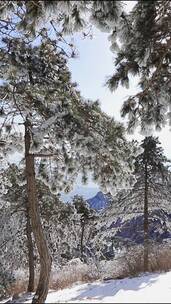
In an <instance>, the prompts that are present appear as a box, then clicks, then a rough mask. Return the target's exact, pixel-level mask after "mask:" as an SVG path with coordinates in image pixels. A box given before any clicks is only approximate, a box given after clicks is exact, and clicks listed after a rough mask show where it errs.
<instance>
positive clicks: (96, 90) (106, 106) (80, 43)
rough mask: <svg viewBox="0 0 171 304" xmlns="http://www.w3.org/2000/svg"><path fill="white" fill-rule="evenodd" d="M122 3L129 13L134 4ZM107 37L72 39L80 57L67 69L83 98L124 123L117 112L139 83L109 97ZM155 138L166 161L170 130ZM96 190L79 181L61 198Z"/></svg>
mask: <svg viewBox="0 0 171 304" xmlns="http://www.w3.org/2000/svg"><path fill="white" fill-rule="evenodd" d="M125 3H127V9H131V8H132V6H133V5H134V3H135V1H125ZM107 36H108V34H107V33H102V32H100V31H98V30H97V29H94V31H93V39H89V38H86V39H83V38H82V37H81V35H80V34H79V35H75V37H74V42H75V45H76V47H77V50H78V52H79V56H78V58H76V59H72V60H71V61H70V63H69V67H70V70H71V72H72V78H73V80H74V81H76V82H77V83H78V87H79V89H80V91H81V94H82V96H84V97H86V98H90V99H94V100H95V99H99V100H100V103H101V108H102V109H103V111H105V112H106V113H107V114H108V115H110V116H113V117H115V119H116V120H119V121H122V122H123V123H126V120H123V119H121V116H120V109H121V106H122V104H123V101H124V100H125V99H126V98H127V97H128V96H129V95H133V94H134V93H136V92H137V91H138V86H137V83H138V79H132V80H131V85H130V88H129V89H125V88H123V87H119V88H118V89H117V91H115V92H114V93H111V92H110V91H109V89H108V88H107V87H105V86H104V83H105V80H106V77H107V76H109V75H111V74H112V73H113V72H114V64H113V61H114V54H113V53H112V52H111V51H110V42H109V41H108V38H107ZM155 135H156V136H158V137H159V140H160V142H161V143H162V147H163V148H164V151H165V154H166V156H167V157H168V158H169V157H170V150H171V141H170V142H169V138H170V131H169V127H167V128H165V129H163V130H162V131H161V132H158V133H155ZM127 137H128V139H132V138H135V139H137V140H142V139H143V136H141V135H140V134H139V133H138V131H136V132H135V133H134V134H133V135H131V136H130V135H127ZM98 190H99V188H98V186H97V185H95V184H94V183H93V182H92V181H90V182H89V184H88V185H87V186H83V185H81V182H80V180H79V179H78V181H77V183H76V185H75V188H74V190H73V191H72V192H71V193H70V194H69V195H65V196H63V198H64V199H65V200H69V199H70V198H71V197H72V196H73V195H74V194H76V193H78V194H82V195H83V196H84V197H85V198H88V197H91V196H93V195H94V194H96V192H97V191H98Z"/></svg>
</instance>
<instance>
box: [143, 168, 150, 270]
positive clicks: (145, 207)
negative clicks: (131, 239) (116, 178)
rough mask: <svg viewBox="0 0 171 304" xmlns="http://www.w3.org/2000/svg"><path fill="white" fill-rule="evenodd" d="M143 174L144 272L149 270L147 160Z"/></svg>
mask: <svg viewBox="0 0 171 304" xmlns="http://www.w3.org/2000/svg"><path fill="white" fill-rule="evenodd" d="M144 173H145V175H144V182H145V188H144V272H147V271H148V270H149V267H148V266H149V265H148V255H149V235H148V234H149V233H148V230H149V229H148V226H149V225H148V169H147V162H146V163H145V172H144Z"/></svg>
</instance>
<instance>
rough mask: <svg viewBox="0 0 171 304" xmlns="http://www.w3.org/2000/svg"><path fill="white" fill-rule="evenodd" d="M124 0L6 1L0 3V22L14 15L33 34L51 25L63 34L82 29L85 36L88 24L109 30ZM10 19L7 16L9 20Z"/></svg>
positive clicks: (88, 28) (116, 18) (120, 10)
mask: <svg viewBox="0 0 171 304" xmlns="http://www.w3.org/2000/svg"><path fill="white" fill-rule="evenodd" d="M123 7H124V3H123V1H117V0H114V1H98V0H96V1H60V0H55V1H47V0H43V1H37V0H34V1H5V2H4V3H2V2H1V3H0V14H1V25H2V26H4V25H5V26H6V25H8V23H6V21H7V20H4V17H6V13H8V18H11V17H12V16H13V15H15V16H17V17H18V20H17V23H18V27H19V28H20V29H24V30H25V31H27V32H29V33H30V34H32V35H35V34H36V31H37V30H38V29H40V28H42V27H46V28H49V27H51V26H52V27H53V26H54V25H55V26H57V28H58V29H59V28H60V30H61V31H62V33H74V32H76V31H83V33H84V35H85V36H86V35H87V33H89V30H90V27H91V25H95V26H97V27H98V28H99V29H100V30H102V31H110V30H111V26H112V27H113V28H114V27H115V25H116V24H117V23H118V20H119V17H120V15H121V12H122V10H123ZM8 20H9V19H8Z"/></svg>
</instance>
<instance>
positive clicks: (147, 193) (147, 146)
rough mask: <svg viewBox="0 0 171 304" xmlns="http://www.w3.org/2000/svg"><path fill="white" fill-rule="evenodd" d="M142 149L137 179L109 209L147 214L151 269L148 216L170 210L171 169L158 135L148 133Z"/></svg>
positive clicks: (137, 160)
mask: <svg viewBox="0 0 171 304" xmlns="http://www.w3.org/2000/svg"><path fill="white" fill-rule="evenodd" d="M140 147H141V149H142V151H141V153H140V154H139V155H138V156H136V158H135V163H134V165H135V170H134V174H135V178H136V182H135V184H134V186H133V188H132V189H131V190H128V191H123V190H122V191H120V192H119V193H118V194H117V195H116V197H115V198H114V200H113V204H111V206H110V207H109V210H107V211H106V213H107V215H109V216H110V218H111V216H113V218H120V219H124V220H125V219H126V220H128V219H131V218H132V217H136V216H137V214H138V215H140V214H143V216H144V271H148V255H149V218H150V219H151V218H152V217H154V216H155V214H153V212H152V211H154V210H156V209H159V210H163V211H165V212H170V210H171V209H170V199H171V173H170V170H169V167H168V165H169V161H168V160H167V158H166V157H165V156H164V153H163V149H162V148H161V146H160V142H159V140H158V138H155V137H152V136H149V137H145V139H144V140H143V141H142V143H141V145H140Z"/></svg>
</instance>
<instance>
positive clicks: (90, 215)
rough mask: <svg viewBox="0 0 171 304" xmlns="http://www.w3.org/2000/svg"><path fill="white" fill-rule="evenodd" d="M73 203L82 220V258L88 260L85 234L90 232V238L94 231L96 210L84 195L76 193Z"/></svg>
mask: <svg viewBox="0 0 171 304" xmlns="http://www.w3.org/2000/svg"><path fill="white" fill-rule="evenodd" d="M72 203H73V206H74V207H75V209H76V212H77V214H78V216H79V220H80V228H81V229H80V230H81V233H80V258H81V260H82V261H86V252H85V234H88V239H90V237H91V235H90V234H91V232H92V224H93V222H94V221H95V219H96V215H95V211H94V210H92V209H91V208H90V206H89V205H88V203H87V202H86V201H85V200H84V199H83V197H82V196H78V195H75V196H74V198H73V201H72ZM87 227H88V228H89V233H87V231H86V230H87ZM90 230H91V231H90Z"/></svg>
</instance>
